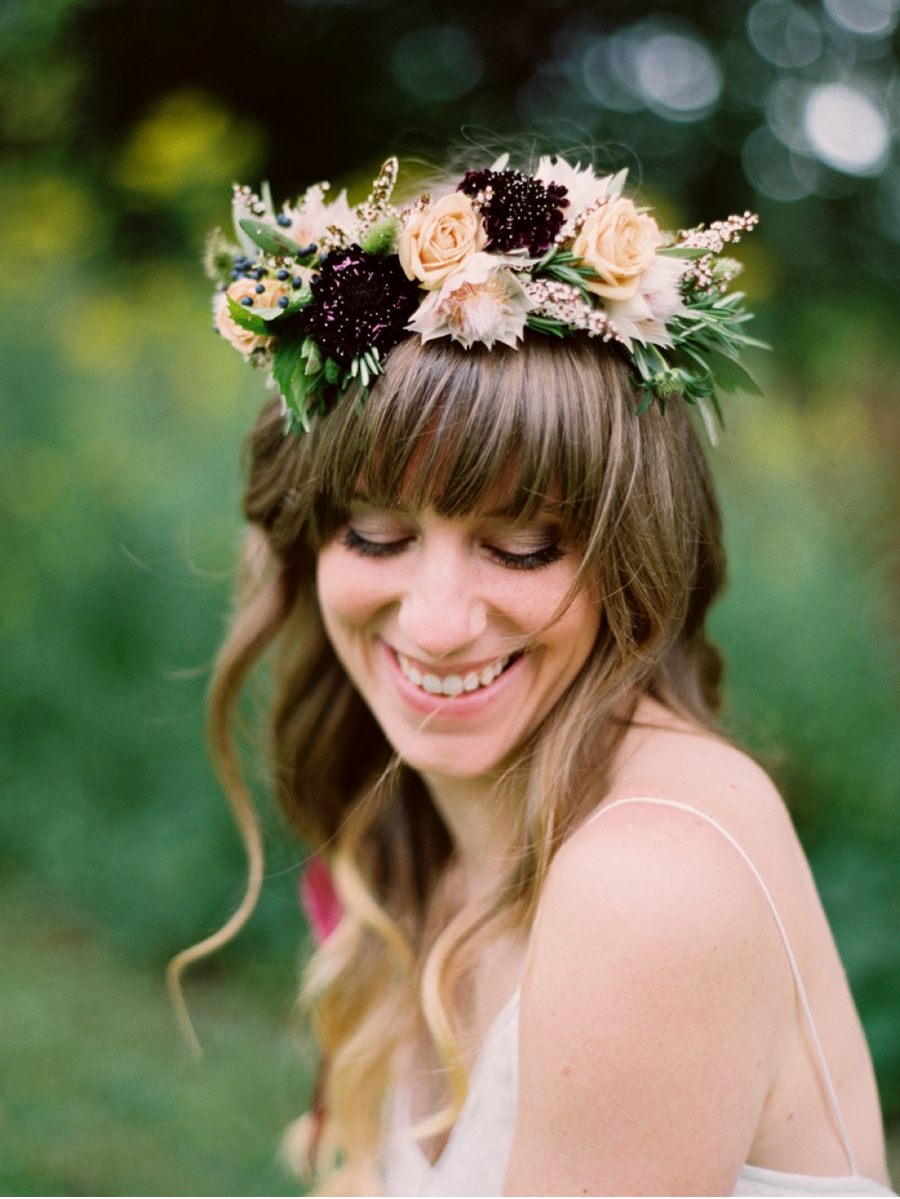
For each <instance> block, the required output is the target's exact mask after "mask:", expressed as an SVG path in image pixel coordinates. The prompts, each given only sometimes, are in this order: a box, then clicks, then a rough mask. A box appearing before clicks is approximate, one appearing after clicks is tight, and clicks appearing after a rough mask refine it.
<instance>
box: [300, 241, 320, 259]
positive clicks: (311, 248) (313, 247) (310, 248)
mask: <svg viewBox="0 0 900 1199" xmlns="http://www.w3.org/2000/svg"><path fill="white" fill-rule="evenodd" d="M318 248H319V247H318V246H317V245H316V243H315V242H312V244H311V245H308V246H307V247H306V249H305V250H304V251H303V256H304V258H307V257H309V255H310V254H315V252H316V250H318Z"/></svg>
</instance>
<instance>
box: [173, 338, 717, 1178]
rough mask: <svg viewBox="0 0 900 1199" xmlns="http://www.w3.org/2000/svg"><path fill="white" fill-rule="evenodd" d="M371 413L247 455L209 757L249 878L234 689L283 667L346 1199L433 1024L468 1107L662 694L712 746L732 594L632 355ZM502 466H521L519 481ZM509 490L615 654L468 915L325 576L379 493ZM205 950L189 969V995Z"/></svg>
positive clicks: (673, 410) (273, 413) (337, 414)
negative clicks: (408, 1050) (556, 496)
mask: <svg viewBox="0 0 900 1199" xmlns="http://www.w3.org/2000/svg"><path fill="white" fill-rule="evenodd" d="M385 372H386V373H385V374H384V376H382V377H380V378H379V379H378V380H377V381H376V382H375V384H374V386H373V387H372V390H371V394H370V396H369V398H368V399H367V400H366V402H365V403H364V404H363V405H361V406H360V404H359V397H358V395H356V394H355V391H354V390H353V389H351V391H350V392H348V393H347V394H346V395H345V397H344V398H343V399H342V400H340V401H339V402H338V403H337V404H336V406H335V408H334V410H333V411H331V412H330V413H329V414H328V415H327V416H325V417H322V418H317V419H315V420H314V422H313V429H312V432H311V433H310V434H308V435H306V436H304V437H301V438H299V439H298V438H295V437H293V436H291V435H285V433H284V422H283V418H282V416H281V412H280V405H279V403H275V402H273V403H270V404H268V405H267V406H266V407H265V409H264V410H263V412H262V414H261V416H260V418H259V421H258V423H257V426H256V428H255V430H254V432H253V434H252V437H251V439H250V442H249V479H248V485H247V490H246V494H245V499H244V510H245V513H246V516H247V519H248V521H249V522H250V529H249V531H248V534H247V543H246V551H245V557H244V571H243V584H242V589H241V595H240V597H239V603H238V610H237V615H236V617H235V621H234V625H233V628H232V630H231V633H230V636H229V637H228V640H227V641H226V644H225V646H224V647H223V650H222V653H221V657H220V660H219V665H218V669H217V672H216V675H215V678H214V681H213V685H212V691H211V696H210V734H211V744H212V751H213V756H214V759H215V761H216V762H217V764H218V766H219V772H220V776H221V777H222V780H223V785H224V786H225V789H226V792H227V794H228V795H229V798H230V800H231V802H232V805H233V806H234V808H235V811H236V814H237V816H238V820H239V823H240V826H241V828H242V830H243V831H244V835H245V839H246V840H247V842H248V849H249V850H250V853H251V883H250V887H249V890H248V896H247V898H246V900H245V904H244V905H242V909H241V912H240V913H237V914H236V917H235V918H233V919H232V921H231V922H229V925H228V926H226V929H224V930H223V931H222V934H219V938H218V940H219V941H221V940H224V939H226V936H227V935H233V933H234V931H236V927H235V926H236V924H238V923H239V921H238V917H239V916H243V915H245V912H246V911H247V910H248V905H249V906H250V907H252V902H253V900H254V898H255V894H256V891H257V890H258V886H259V880H260V877H261V873H260V872H261V855H260V849H259V837H258V833H257V832H256V831H255V828H256V826H255V822H254V820H253V816H252V805H251V803H250V800H249V796H248V794H247V792H246V789H245V788H244V786H243V783H242V781H241V775H240V771H239V768H238V762H237V754H236V750H235V747H234V741H233V734H232V731H231V725H232V719H233V715H234V711H235V706H236V703H237V699H238V696H239V693H240V691H241V688H242V685H243V683H244V681H245V680H246V678H247V676H248V674H249V672H250V670H251V669H252V667H253V666H254V665H255V664H256V663H257V662H258V661H259V659H260V658H261V656H262V655H263V654H264V652H265V651H266V649H267V648H268V647H269V646H270V645H272V644H273V643H277V649H276V653H275V659H274V677H275V684H274V686H275V690H274V696H273V701H272V711H271V744H272V767H273V772H274V777H275V783H276V787H277V791H278V795H279V798H280V801H281V804H282V807H283V809H284V812H285V814H286V816H287V819H288V820H289V822H290V823H291V825H292V826H293V827H294V828H295V829H296V830H297V832H298V833H299V834H300V836H301V837H302V838H303V839H304V841H306V843H307V844H308V845H309V846H310V847H311V848H313V849H315V850H317V851H320V852H323V853H324V854H325V856H326V857H327V859H328V860H329V861H330V863H331V865H332V869H333V871H334V874H335V878H336V881H337V885H338V889H339V892H340V894H341V898H342V900H343V902H344V905H345V908H346V913H345V916H344V918H343V920H342V922H341V924H340V925H339V927H338V929H337V930H336V931H335V933H334V934H332V936H331V937H330V938H329V939H328V940H327V942H326V943H325V945H324V946H322V947H321V948H320V949H319V950H318V951H317V953H316V955H315V957H314V958H313V960H312V962H311V964H310V967H309V969H308V972H307V981H306V985H305V993H306V995H307V997H308V999H309V1000H310V1001H311V1003H312V1008H313V1014H314V1021H315V1026H316V1030H317V1033H318V1036H319V1039H320V1043H321V1046H322V1049H323V1052H324V1054H325V1055H326V1056H327V1060H328V1062H329V1073H328V1079H327V1088H326V1090H327V1094H326V1101H327V1107H326V1109H325V1110H326V1118H325V1122H324V1144H325V1145H326V1146H327V1147H328V1149H329V1150H330V1151H331V1152H337V1153H339V1154H340V1155H341V1156H342V1161H343V1166H342V1169H341V1170H340V1171H339V1173H338V1175H335V1176H334V1177H333V1180H332V1184H331V1185H332V1186H333V1187H334V1188H343V1189H342V1190H341V1193H348V1192H349V1191H350V1190H353V1189H358V1190H363V1191H365V1190H371V1189H372V1187H373V1186H374V1185H376V1184H375V1182H374V1180H373V1176H372V1172H371V1167H372V1162H373V1160H374V1155H375V1153H376V1150H377V1145H378V1141H379V1138H380V1135H381V1130H382V1118H383V1113H382V1107H383V1101H384V1097H385V1094H386V1092H387V1089H388V1087H389V1085H390V1082H391V1077H392V1070H393V1068H394V1064H395V1059H396V1050H397V1048H398V1047H399V1046H400V1045H401V1044H402V1043H404V1042H405V1041H406V1040H407V1039H408V1038H409V1037H410V1036H412V1035H413V1030H414V1029H415V1028H416V1027H417V1024H419V1023H422V1024H424V1026H425V1027H426V1028H427V1029H428V1031H429V1033H430V1035H431V1037H432V1040H433V1043H434V1046H435V1048H436V1050H437V1053H438V1055H439V1058H440V1060H441V1061H442V1063H443V1065H444V1068H445V1070H446V1077H447V1082H448V1088H449V1093H450V1100H449V1103H448V1105H447V1107H446V1108H445V1109H443V1110H442V1111H441V1112H439V1113H437V1116H436V1119H435V1121H432V1122H431V1127H432V1128H433V1129H434V1128H437V1127H440V1126H444V1127H446V1126H447V1124H449V1122H450V1121H452V1119H453V1118H454V1117H455V1114H456V1113H457V1112H458V1110H459V1106H460V1104H461V1102H462V1098H463V1096H464V1094H465V1086H466V1077H465V1070H464V1068H463V1066H462V1064H461V1060H460V1057H459V1054H458V1052H457V1049H456V1044H457V1032H458V1019H457V1015H456V1003H455V998H456V996H457V994H458V992H457V987H458V984H459V982H460V980H461V979H462V978H463V977H464V975H465V970H466V966H467V964H468V963H470V962H471V960H472V955H473V954H474V953H475V951H476V950H477V948H478V947H479V946H483V945H484V944H485V943H486V942H488V941H490V939H491V938H492V937H494V936H496V935H498V933H499V932H500V931H501V930H503V929H509V928H519V929H522V928H527V927H528V926H529V925H530V922H531V920H532V919H533V915H534V910H535V905H536V902H537V899H538V897H539V895H540V891H541V887H542V885H543V882H544V879H545V878H546V874H547V870H548V868H549V865H550V863H551V861H552V860H553V857H554V855H555V853H556V852H557V850H558V849H559V847H560V845H561V844H562V843H563V841H564V840H565V838H566V837H567V836H568V835H569V834H570V832H571V831H572V830H573V829H574V828H575V827H576V826H577V825H578V824H579V822H580V821H581V820H583V818H584V817H585V815H586V814H587V813H588V812H589V811H590V810H591V809H592V808H594V807H595V806H596V805H597V803H598V802H599V801H600V800H601V799H602V798H603V795H604V794H605V792H606V790H607V788H608V785H609V784H608V780H607V769H608V765H609V762H610V758H611V754H612V751H613V749H614V748H615V745H616V744H617V742H618V740H619V739H620V737H621V736H622V735H623V732H624V730H625V728H626V727H627V719H626V720H625V721H624V722H623V720H622V713H623V712H625V713H626V716H627V714H628V713H630V712H633V710H634V705H635V704H636V702H637V699H638V698H639V697H640V696H641V695H643V694H649V695H652V696H654V697H655V698H657V699H658V700H660V701H661V702H662V703H663V704H665V705H667V706H668V707H669V708H670V709H671V710H673V711H675V712H677V713H679V714H681V715H684V716H687V717H689V718H691V719H693V720H695V721H700V722H701V723H703V724H706V725H708V726H712V725H713V723H714V718H715V713H716V710H717V708H718V703H719V676H720V660H719V656H718V654H717V652H716V651H715V649H714V648H713V647H712V646H711V645H710V643H709V642H708V640H707V639H706V635H705V632H704V620H705V616H706V613H707V609H708V608H709V605H710V604H711V602H712V601H713V599H714V598H715V596H716V594H717V593H718V591H719V590H720V588H721V586H722V582H723V574H724V563H723V556H722V549H721V542H720V520H719V513H718V508H717V504H716V500H715V496H714V493H713V489H712V485H711V481H710V477H709V474H708V470H707V466H706V463H705V460H704V457H703V453H702V451H701V448H700V445H699V442H698V438H697V435H696V432H695V429H694V427H693V425H692V423H691V421H690V419H689V418H688V414H687V411H686V407H685V405H683V404H673V405H670V406H669V408H668V409H667V411H666V413H665V414H664V415H663V414H662V413H661V412H660V411H659V410H657V409H656V408H651V409H650V410H649V411H647V412H645V413H643V414H642V415H641V416H637V415H636V411H637V408H638V406H639V403H640V398H641V396H640V394H639V393H638V392H637V390H636V388H635V386H634V384H633V382H632V381H631V378H630V375H629V368H628V366H627V364H626V362H625V361H624V359H623V358H621V357H620V356H619V355H618V354H617V353H616V351H615V349H614V348H612V347H608V346H606V345H603V344H600V343H598V342H594V341H591V340H589V339H587V338H582V337H576V338H570V339H566V340H565V341H561V342H557V341H556V340H552V339H549V338H546V337H541V336H532V335H530V334H526V339H525V342H524V344H523V346H522V347H521V348H520V349H519V350H515V351H513V350H509V349H506V348H505V347H502V348H495V349H493V350H491V351H487V350H486V349H484V347H482V346H477V347H475V348H473V349H471V350H468V351H465V350H462V349H461V348H460V347H459V346H457V345H455V344H452V343H450V342H449V341H440V342H431V343H428V344H424V345H423V344H422V343H421V342H420V341H419V339H418V338H410V339H408V340H406V341H404V342H403V343H401V344H400V345H399V346H398V347H396V348H395V349H394V350H393V351H392V352H391V354H390V355H389V356H388V358H387V360H386V363H385ZM510 464H514V467H511V465H510ZM511 470H513V473H514V474H515V488H514V492H515V497H514V506H515V514H516V515H519V516H521V517H522V518H523V519H527V518H528V516H529V514H530V513H532V512H534V511H536V509H537V507H538V506H539V505H540V503H541V500H542V498H543V497H544V496H546V495H547V494H548V493H549V492H550V491H551V489H555V491H556V492H557V493H560V494H561V495H562V496H563V497H564V503H563V507H562V513H561V515H562V526H563V527H562V537H563V539H564V540H565V541H569V542H572V543H574V544H577V545H578V546H580V547H581V548H583V551H584V557H583V563H582V565H581V567H580V570H579V575H578V579H577V580H576V586H595V587H598V588H599V591H600V593H601V594H602V609H603V610H602V620H601V628H600V632H599V635H598V637H597V641H596V643H595V645H594V648H593V650H592V652H591V655H590V657H589V659H588V661H587V662H586V664H585V666H584V667H583V669H582V671H581V672H580V674H579V676H578V677H577V678H576V680H575V681H574V682H573V683H572V685H571V686H570V687H569V689H568V691H567V692H566V694H564V695H563V696H562V697H561V699H560V700H559V701H558V703H557V704H556V706H555V708H554V710H553V711H552V712H551V713H550V715H549V716H548V717H547V719H546V720H545V721H544V723H543V725H542V726H541V728H540V729H539V730H538V732H537V733H536V734H535V736H534V737H533V738H532V740H531V742H530V743H529V744H528V745H526V746H522V747H521V751H520V756H519V760H518V762H517V763H516V765H515V766H514V767H512V768H511V771H510V772H508V775H507V777H506V778H505V779H504V780H501V783H500V784H498V786H500V787H502V786H504V785H506V784H508V782H509V777H508V776H510V775H512V776H514V777H515V779H516V780H517V786H518V787H519V789H520V790H519V793H521V792H522V791H524V793H525V795H526V802H525V804H524V805H520V808H521V810H520V811H519V812H518V824H517V829H516V841H515V844H514V845H513V846H512V847H511V857H510V865H509V870H508V872H507V877H506V878H505V880H504V882H503V885H502V887H501V888H500V889H499V890H498V892H497V893H496V894H495V895H494V896H493V897H492V898H491V900H490V901H489V902H488V903H486V904H481V905H480V906H479V907H478V908H477V909H476V908H474V907H471V908H470V907H464V908H463V909H462V910H455V909H454V908H453V907H452V906H448V903H447V899H446V896H444V895H443V894H442V890H441V881H442V877H443V876H444V873H445V869H446V867H447V864H448V862H449V861H450V859H451V856H452V850H453V847H452V843H451V840H450V837H449V835H448V833H447V830H446V828H445V827H444V824H443V822H442V820H441V818H440V816H439V814H438V812H437V810H436V808H435V807H434V804H433V803H432V801H431V798H430V796H429V794H428V792H427V790H426V789H425V787H424V785H423V783H422V781H421V780H420V779H419V777H418V776H417V775H416V774H415V772H414V771H412V770H410V769H409V768H407V767H405V766H404V765H403V764H402V763H401V762H398V761H397V760H396V759H395V758H394V755H393V754H392V751H391V748H390V746H389V745H388V743H387V741H386V740H385V738H384V735H383V734H382V732H381V730H380V728H379V727H378V725H377V724H376V722H375V720H374V718H373V716H372V715H371V713H370V712H369V711H368V709H367V708H366V706H365V704H364V703H363V701H362V699H361V698H360V696H359V695H358V694H357V692H356V691H355V690H354V688H353V686H352V685H351V683H350V681H349V680H348V678H347V676H346V674H345V673H344V670H343V668H342V667H341V665H340V663H339V662H338V660H337V658H336V656H335V654H334V652H333V650H332V649H331V646H330V644H329V642H328V640H327V638H326V636H325V632H324V629H323V626H322V621H321V618H320V615H319V612H318V609H317V605H316V600H315V591H314V575H315V560H316V553H317V550H318V548H319V547H320V546H322V545H323V544H325V543H326V542H327V541H328V539H329V538H330V537H331V536H332V535H333V534H334V532H335V530H336V529H337V528H338V527H339V525H340V524H341V521H342V519H343V515H344V513H345V512H346V510H347V508H348V506H349V504H350V502H351V499H352V496H353V493H354V490H355V489H356V487H357V485H358V483H359V481H360V479H362V480H363V482H364V484H365V488H366V491H367V494H368V496H369V498H370V499H371V500H372V501H373V502H374V503H376V504H378V505H391V504H394V503H397V502H399V501H401V500H402V502H403V504H404V505H405V506H407V507H409V508H411V509H416V508H418V507H420V506H423V505H425V504H430V505H432V506H433V507H434V509H435V510H436V512H437V513H438V514H440V515H444V516H457V515H462V514H465V513H470V512H472V511H475V510H477V509H478V507H479V505H481V504H482V503H483V502H484V500H485V499H486V497H487V496H488V495H489V494H490V493H491V492H492V490H494V489H495V488H497V487H498V486H507V487H508V484H509V475H510V471H511ZM214 942H216V943H218V942H217V940H216V938H212V939H210V940H209V941H208V942H205V943H204V944H203V945H202V946H198V947H196V949H195V950H194V951H188V955H181V959H176V962H175V963H173V968H172V970H173V973H172V978H173V980H174V981H175V983H176V985H177V975H178V971H179V970H180V969H181V968H182V967H183V965H185V964H186V962H187V961H188V960H190V958H192V957H193V956H199V955H200V953H202V952H207V951H209V949H210V948H212V947H214V944H213V943H214Z"/></svg>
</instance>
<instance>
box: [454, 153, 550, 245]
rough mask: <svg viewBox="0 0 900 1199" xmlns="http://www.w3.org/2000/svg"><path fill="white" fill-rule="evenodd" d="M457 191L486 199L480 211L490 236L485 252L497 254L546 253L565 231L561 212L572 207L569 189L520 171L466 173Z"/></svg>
mask: <svg viewBox="0 0 900 1199" xmlns="http://www.w3.org/2000/svg"><path fill="white" fill-rule="evenodd" d="M488 189H490V191H489V193H488ZM456 190H457V191H460V192H464V193H465V194H466V195H467V196H476V195H477V194H478V193H479V192H482V193H483V194H485V195H486V199H485V202H484V204H483V206H482V209H481V216H482V220H483V221H484V227H485V230H486V232H487V235H488V238H487V241H486V242H485V246H484V248H485V249H486V250H496V251H497V252H498V253H506V252H507V251H509V250H518V249H521V248H523V247H524V248H525V249H527V250H528V252H529V254H543V253H545V252H546V251H547V250H549V249H550V247H551V246H552V245H553V241H554V238H555V237H556V235H557V233H559V231H560V229H561V228H562V223H563V213H562V209H563V208H568V207H569V201H568V200H567V199H566V193H567V191H568V188H565V187H563V186H562V185H561V184H559V183H549V184H547V183H542V182H541V181H540V179H532V178H531V176H529V175H523V174H522V172H521V171H467V172H466V177H465V179H463V181H462V183H460V185H459V187H458V188H457V189H456Z"/></svg>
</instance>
